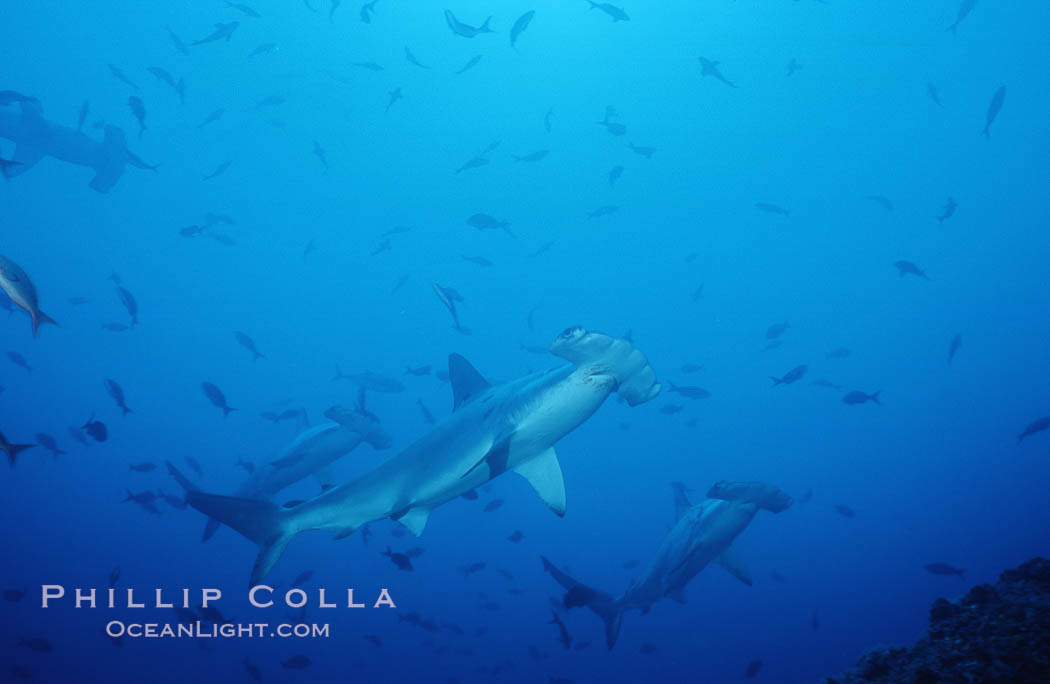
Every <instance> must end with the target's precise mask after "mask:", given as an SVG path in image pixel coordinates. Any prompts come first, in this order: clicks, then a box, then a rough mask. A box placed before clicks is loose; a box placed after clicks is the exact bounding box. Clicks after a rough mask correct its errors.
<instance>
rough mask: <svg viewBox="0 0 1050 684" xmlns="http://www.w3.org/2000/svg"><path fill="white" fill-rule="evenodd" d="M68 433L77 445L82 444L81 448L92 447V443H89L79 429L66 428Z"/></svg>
mask: <svg viewBox="0 0 1050 684" xmlns="http://www.w3.org/2000/svg"><path fill="white" fill-rule="evenodd" d="M66 433H67V434H68V435H69V436H70V437H72V438H73V439H74V440H75V441H76V442H77V444H80V445H81V446H91V442H89V441H87V439H86V438H85V437H84V433H83V432H81V431H80V430H78V429H77V428H75V427H72V426H70V427H68V428H66Z"/></svg>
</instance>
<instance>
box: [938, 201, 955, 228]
mask: <svg viewBox="0 0 1050 684" xmlns="http://www.w3.org/2000/svg"><path fill="white" fill-rule="evenodd" d="M958 206H959V205H958V204H956V203H955V200H954V199H952V198H951V197H949V198H948V201H947V202H946V203H945V205H944V210H943V211H941V215H940V216H938V217H937V223H944V221H945V220H946V219H950V218H951V217H952V216H954V215H955V209H956V208H957V207H958Z"/></svg>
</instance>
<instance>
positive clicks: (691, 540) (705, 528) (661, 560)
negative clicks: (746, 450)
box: [541, 482, 792, 650]
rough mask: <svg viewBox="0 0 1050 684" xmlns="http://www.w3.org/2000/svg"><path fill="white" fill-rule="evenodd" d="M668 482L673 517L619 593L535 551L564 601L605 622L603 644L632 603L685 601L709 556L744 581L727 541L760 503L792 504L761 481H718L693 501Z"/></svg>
mask: <svg viewBox="0 0 1050 684" xmlns="http://www.w3.org/2000/svg"><path fill="white" fill-rule="evenodd" d="M671 487H672V489H673V490H674V497H675V512H676V514H677V518H678V521H677V522H676V523H675V526H674V527H673V528H672V529H671V531H670V532H668V534H667V536H666V537H664V540H663V543H662V544H660V549H659V550H658V551H657V552H656V558H654V559H653V562H652V564H651V565H650V566H649V569H648V570H647V571H646V573H645V575H644V576H643V577H642V578H641V579H640V580H637V581H635V582H633V583H632V584H631V586H629V587H628V588H627V591H625V592H624V593H623V594H621V595H620V596H619V597H616V598H614V597H613V596H612V595H610V594H606V593H605V592H602V591H598V590H597V589H592V588H591V587H589V586H587V585H586V584H583V583H581V582H578V581H576V580H575V579H573V578H572V577H570V576H569V575H567V574H566V573H564V572H562V571H561V570H559V569H558V568H557V567H555V566H554V564H553V563H551V562H550V561H549V560H547V558H546V557H542V556H541V560H542V561H543V569H544V570H546V571H547V572H549V573H550V574H551V576H553V577H554V579H555V580H556V581H557V582H558V584H560V585H562V586H563V587H565V589H566V590H567V592H566V594H565V598H564V603H565V605H566V607H568V608H575V607H578V606H587V607H588V608H590V609H591V610H592V611H594V612H595V613H596V614H597V615H598V616H599V617H600V618H601V619H602V620H603V621H604V622H605V644H606V646H608V648H609V649H610V650H612V647H613V646H615V645H616V638H617V637H618V636H619V634H620V621H621V619H622V617H623V614H624V612H625V611H627V610H632V609H636V610H640V611H642V615H645V614H646V613H648V612H649V609H650V608H651V607H652V605H653V604H654V603H656V602H657V601H659V600H660V599H662V598H664V597H667V598H670V599H674V600H675V601H678V602H679V603H685V596H684V591H685V587H686V585H687V584H689V582H690V581H691V580H692V579H693V577H695V576H696V575H697V574H698V573H699V572H700V571H701V570H703V569H704V568H705V567H707V564H708V563H710V562H711V561H715V562H717V563H718V564H720V565H721V566H722V567H724V568H725V569H726V570H728V571H729V573H730V574H731V575H733V576H734V577H736V578H737V579H739V580H740V581H741V582H743V583H744V584H747V585H750V584H751V575H750V574H749V573H748V571H747V569H746V568H745V567H744V566H743V564H742V563H741V562H740V560H739V559H738V558H737V557H736V554H735V553H734V552H733V550H732V549H731V548H730V544H732V543H733V540H734V539H736V537H737V535H739V534H740V533H741V532H743V531H744V529H745V528H747V526H748V525H749V524H750V523H751V520H752V518H754V517H755V513H757V512H758V510H759V509H760V508H764V509H765V510H767V511H772V512H773V513H780V512H781V511H783V510H786V509H787V508H788V507H790V506H791V504H792V500H791V497H790V496H788V495H787V494H785V493H784V492H782V491H780V490H779V489H777V488H776V487H773V486H770V485H767V484H763V483H761V482H718V483H716V484H715V485H714V486H713V487H711V490H710V491H709V492H708V493H707V499H706V500H705V501H703V502H701V503H699V504H697V505H696V506H693V505H692V504H690V503H689V499H688V497H687V496H686V489H685V485H683V484H681V483H680V482H675V483H673V484H672V485H671Z"/></svg>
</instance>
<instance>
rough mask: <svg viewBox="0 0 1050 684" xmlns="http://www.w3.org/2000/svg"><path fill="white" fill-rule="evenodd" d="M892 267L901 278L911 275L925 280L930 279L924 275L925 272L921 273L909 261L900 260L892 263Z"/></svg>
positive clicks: (921, 271) (920, 270)
mask: <svg viewBox="0 0 1050 684" xmlns="http://www.w3.org/2000/svg"><path fill="white" fill-rule="evenodd" d="M893 266H894V267H895V268H896V269H897V275H899V276H900V277H902V278H903V277H904V276H906V275H913V276H918V277H919V278H923V279H925V280H929V279H930V278H929V276H927V275H926V271H923V270H922V269H921V268H919V267H918V266H916V265H915V264H914V263H912V262H911V261H905V260H903V259H901V260H900V261H894V262H893Z"/></svg>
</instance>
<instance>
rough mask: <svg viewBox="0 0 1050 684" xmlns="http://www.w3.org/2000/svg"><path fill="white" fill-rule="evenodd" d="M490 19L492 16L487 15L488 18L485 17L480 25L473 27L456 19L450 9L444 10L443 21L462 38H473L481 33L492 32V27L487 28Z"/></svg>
mask: <svg viewBox="0 0 1050 684" xmlns="http://www.w3.org/2000/svg"><path fill="white" fill-rule="evenodd" d="M491 19H492V17H489V18H488V19H485V21H484V23H482V24H481V26H477V27H474V26H471V25H469V24H464V23H463V22H462V21H460V20H459V19H456V15H454V14H452V10H445V22H446V23H447V24H448V27H449V28H450V29H452V32H453V33H455V34H456V35H457V36H463V37H464V38H473V37H474V36H477V35H480V34H482V33H492V32H493V31H492V29H490V28H489V21H490V20H491Z"/></svg>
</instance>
